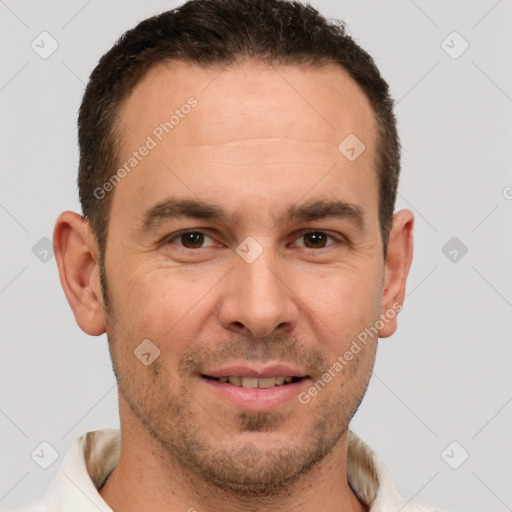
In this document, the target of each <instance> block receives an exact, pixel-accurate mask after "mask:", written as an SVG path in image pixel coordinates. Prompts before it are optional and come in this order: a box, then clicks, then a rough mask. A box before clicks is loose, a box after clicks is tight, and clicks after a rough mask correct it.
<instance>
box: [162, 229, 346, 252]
mask: <svg viewBox="0 0 512 512" xmlns="http://www.w3.org/2000/svg"><path fill="white" fill-rule="evenodd" d="M187 233H199V234H201V235H204V236H205V237H208V238H210V239H212V240H213V237H211V236H210V235H208V234H206V233H205V232H203V231H201V230H199V229H185V230H183V231H178V232H176V233H173V234H172V235H170V236H168V237H167V238H166V239H165V240H164V245H168V244H172V243H173V240H175V239H179V238H181V237H182V236H183V235H186V234H187ZM312 233H320V234H322V235H326V236H327V237H328V238H329V239H331V240H333V242H334V243H331V244H328V245H326V246H324V247H318V248H314V247H306V246H299V247H302V248H304V249H311V250H318V249H327V248H328V247H331V246H332V245H334V244H335V243H340V242H343V239H342V238H341V237H340V238H337V237H336V236H334V235H332V234H330V233H329V232H327V231H322V230H308V231H303V232H301V234H300V235H298V237H297V238H302V237H304V236H305V235H309V234H312ZM175 245H178V246H179V247H181V248H182V249H185V250H188V251H197V250H199V249H206V248H207V247H212V246H207V247H197V248H191V247H185V246H183V245H180V244H175Z"/></svg>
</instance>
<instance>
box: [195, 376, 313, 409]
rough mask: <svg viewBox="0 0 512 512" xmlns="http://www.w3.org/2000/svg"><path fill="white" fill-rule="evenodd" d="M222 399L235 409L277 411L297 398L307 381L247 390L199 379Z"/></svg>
mask: <svg viewBox="0 0 512 512" xmlns="http://www.w3.org/2000/svg"><path fill="white" fill-rule="evenodd" d="M201 379H202V380H203V382H204V383H205V384H207V385H209V386H210V387H211V388H212V389H213V390H214V391H215V392H216V393H218V394H219V395H220V396H221V397H222V398H224V399H227V400H228V401H229V402H231V403H232V404H233V405H234V406H235V407H237V408H239V409H244V410H246V411H269V410H272V409H277V408H278V407H280V406H282V405H284V404H286V403H287V402H289V401H291V400H293V399H294V398H297V395H298V394H299V393H300V392H301V390H303V389H304V388H305V386H306V383H307V381H308V380H309V379H307V378H304V379H301V380H299V381H297V382H290V383H289V384H284V385H282V386H274V387H273V388H267V389H262V388H256V389H247V388H242V387H238V386H233V384H229V383H227V382H226V383H224V382H219V381H218V380H214V379H207V378H204V377H201Z"/></svg>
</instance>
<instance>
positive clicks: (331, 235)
mask: <svg viewBox="0 0 512 512" xmlns="http://www.w3.org/2000/svg"><path fill="white" fill-rule="evenodd" d="M309 233H322V234H324V235H326V236H327V237H328V238H330V239H331V240H333V243H330V244H328V245H326V246H325V247H318V248H314V247H306V246H305V245H300V246H297V247H301V248H304V249H311V250H314V251H318V250H320V249H326V248H327V247H330V246H331V245H335V243H343V242H345V239H344V238H343V236H341V235H340V234H338V233H332V232H331V231H327V230H325V229H311V228H309V229H303V230H301V231H299V232H298V233H296V234H294V237H293V240H297V239H299V238H302V237H303V236H304V235H307V234H309Z"/></svg>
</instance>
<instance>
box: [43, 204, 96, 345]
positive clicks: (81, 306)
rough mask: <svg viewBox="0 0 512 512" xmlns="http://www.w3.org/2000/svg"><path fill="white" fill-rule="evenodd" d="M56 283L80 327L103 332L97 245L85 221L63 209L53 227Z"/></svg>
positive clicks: (94, 331)
mask: <svg viewBox="0 0 512 512" xmlns="http://www.w3.org/2000/svg"><path fill="white" fill-rule="evenodd" d="M53 245H54V247H55V259H56V261H57V266H58V267H59V277H60V283H61V285H62V288H63V290H64V293H65V294H66V298H67V299H68V302H69V305H70V306H71V309H72V310H73V314H74V315H75V320H76V322H77V324H78V325H79V327H80V329H82V331H84V332H85V333H87V334H89V335H91V336H99V335H100V334H103V333H104V332H105V321H104V316H103V297H102V294H101V286H100V275H99V249H98V244H97V242H96V238H95V236H94V234H93V232H92V230H91V227H90V224H89V222H88V221H87V220H86V219H85V218H84V217H82V216H81V215H78V214H77V213H74V212H70V211H67V212H63V213H61V214H60V215H59V217H58V218H57V222H56V223H55V228H54V230H53Z"/></svg>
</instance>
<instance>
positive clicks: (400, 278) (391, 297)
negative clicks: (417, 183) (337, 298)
mask: <svg viewBox="0 0 512 512" xmlns="http://www.w3.org/2000/svg"><path fill="white" fill-rule="evenodd" d="M413 225H414V215H413V214H412V212H411V211H410V210H400V211H399V212H398V213H396V214H395V215H394V216H393V226H392V228H391V233H390V235H389V243H388V252H387V257H386V263H385V266H384V289H383V292H382V301H381V319H383V320H385V321H384V327H382V329H379V338H387V337H388V336H391V335H392V334H393V333H394V332H395V331H396V327H397V318H396V317H397V315H398V312H399V311H400V309H402V305H403V303H404V298H405V284H406V280H407V276H408V274H409V269H410V268H411V262H412V253H413Z"/></svg>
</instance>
